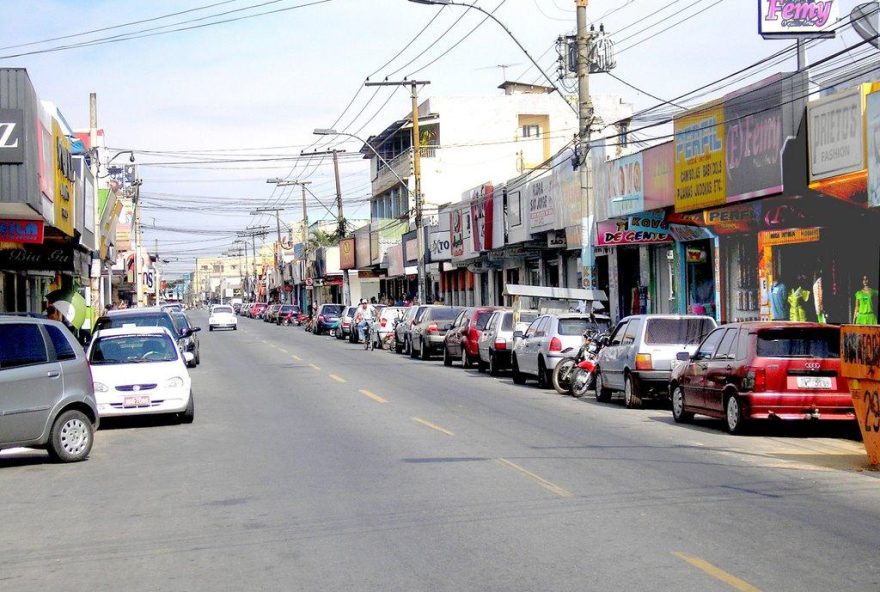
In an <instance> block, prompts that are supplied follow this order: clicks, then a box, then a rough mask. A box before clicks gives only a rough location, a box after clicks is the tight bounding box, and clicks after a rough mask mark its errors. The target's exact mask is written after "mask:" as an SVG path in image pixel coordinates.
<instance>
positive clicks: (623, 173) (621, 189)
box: [607, 152, 645, 218]
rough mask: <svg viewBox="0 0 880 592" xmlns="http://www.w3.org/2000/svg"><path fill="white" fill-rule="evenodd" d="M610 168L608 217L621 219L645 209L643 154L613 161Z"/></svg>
mask: <svg viewBox="0 0 880 592" xmlns="http://www.w3.org/2000/svg"><path fill="white" fill-rule="evenodd" d="M607 167H608V186H609V196H608V197H609V202H608V216H609V217H611V218H621V217H624V216H626V215H627V214H634V213H636V212H641V211H643V210H644V209H645V194H644V193H643V191H642V187H643V177H642V168H643V161H642V153H641V152H639V153H638V154H632V155H629V156H623V157H621V158H617V159H615V160H611V161H609V162H608V164H607Z"/></svg>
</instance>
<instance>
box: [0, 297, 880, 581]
mask: <svg viewBox="0 0 880 592" xmlns="http://www.w3.org/2000/svg"><path fill="white" fill-rule="evenodd" d="M193 316H194V320H195V321H196V323H197V324H198V323H202V324H206V322H207V319H206V317H205V315H204V314H203V313H195V314H194V315H193ZM239 327H240V328H239V330H238V331H236V332H212V333H208V332H207V331H205V332H203V333H201V347H202V364H201V366H200V367H199V368H197V369H195V370H192V371H191V373H192V376H193V382H194V392H195V397H196V399H195V400H196V420H195V423H193V424H192V425H177V424H175V423H174V422H170V421H163V420H155V419H154V420H146V421H143V420H140V421H131V420H126V421H116V422H112V423H111V422H109V421H108V422H105V423H104V425H103V427H102V429H101V430H100V431H99V432H98V434H97V437H96V443H95V447H94V449H93V452H92V455H91V457H90V459H89V460H88V461H87V462H85V463H80V464H74V465H65V466H62V465H55V464H51V463H49V462H48V459H47V457H46V455H45V453H44V452H41V451H22V450H16V451H5V452H3V453H0V525H2V526H0V590H2V591H7V590H8V591H15V592H26V591H31V590H33V591H37V590H40V591H45V590H61V589H75V590H76V589H87V590H90V591H91V590H108V591H119V590H127V591H139V590H180V591H183V590H186V591H203V590H204V591H209V590H210V591H215V590H241V591H246V590H279V591H282V590H283V591H290V590H320V591H322V592H324V591H346V592H347V591H352V590H358V591H361V590H369V591H374V590H375V591H391V590H401V591H407V592H411V591H422V590H425V591H429V590H430V591H434V590H457V591H458V590H475V591H488V590H499V591H515V590H523V591H536V590H554V591H563V590H572V591H575V590H577V591H584V590H603V591H604V590H627V591H632V590H680V591H695V592H696V591H700V592H703V591H715V590H719V591H722V590H743V591H754V590H762V591H777V590H779V591H782V590H792V591H805V590H817V591H825V590H841V591H842V590H858V591H876V590H880V478H878V477H880V475H878V474H877V473H872V472H864V471H861V467H862V466H863V463H864V450H863V449H862V448H861V444H860V443H859V442H857V441H854V440H853V439H852V438H851V437H850V438H847V437H846V436H848V435H850V433H849V432H848V431H846V430H843V431H841V430H821V431H816V430H791V429H773V428H768V429H766V430H759V431H758V432H756V433H755V434H753V435H750V436H746V437H733V436H728V435H726V434H725V433H723V432H722V431H721V429H720V424H719V423H718V422H713V421H708V420H707V421H698V422H697V423H696V424H695V425H692V426H678V425H675V424H674V423H673V422H672V418H671V414H670V413H669V412H668V411H666V410H664V409H661V408H654V409H644V410H626V409H624V408H623V407H622V406H621V405H619V404H610V405H609V404H599V403H596V402H595V401H593V400H580V401H579V400H575V399H571V398H568V397H562V396H559V395H556V394H555V393H554V392H553V391H543V390H539V389H537V388H536V387H535V386H534V384H533V383H529V384H528V385H526V386H521V387H520V386H514V385H513V384H512V383H511V381H510V380H509V378H506V377H502V378H499V379H493V378H490V377H488V376H486V375H482V374H479V373H478V372H477V371H476V370H473V371H470V370H468V371H463V370H462V369H461V368H459V367H458V366H457V365H456V367H455V368H452V369H449V368H444V367H443V366H442V363H440V361H439V360H437V361H434V362H420V361H416V360H410V359H409V358H404V357H403V356H396V355H394V354H391V353H388V352H379V351H376V352H365V351H363V350H362V349H361V347H359V346H354V345H351V344H349V343H347V342H340V341H337V340H334V339H331V338H329V337H326V336H322V337H315V336H313V335H311V334H308V333H305V332H303V331H302V330H301V329H298V328H292V327H276V326H273V325H269V324H266V323H263V322H260V321H253V320H249V319H241V320H240V325H239Z"/></svg>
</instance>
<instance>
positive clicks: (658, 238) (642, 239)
mask: <svg viewBox="0 0 880 592" xmlns="http://www.w3.org/2000/svg"><path fill="white" fill-rule="evenodd" d="M669 242H672V238H671V237H670V236H669V234H667V233H665V232H650V231H646V230H631V229H630V228H629V225H628V224H627V221H626V220H605V221H604V222H599V224H598V225H597V232H596V246H598V247H617V246H621V245H652V244H659V243H669Z"/></svg>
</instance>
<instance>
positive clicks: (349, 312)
mask: <svg viewBox="0 0 880 592" xmlns="http://www.w3.org/2000/svg"><path fill="white" fill-rule="evenodd" d="M356 310H357V306H346V307H345V310H344V311H343V312H342V315H340V317H339V330H338V331H336V339H345V338H346V337H347V338H348V339H349V341H352V342H354V341H355V340H354V339H352V338H351V337H352V335H356V334H357V332H356V331H355V332H352V330H351V324H352V320H353V319H354V312H355V311H356Z"/></svg>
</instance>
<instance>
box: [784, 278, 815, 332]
mask: <svg viewBox="0 0 880 592" xmlns="http://www.w3.org/2000/svg"><path fill="white" fill-rule="evenodd" d="M806 283H807V278H806V277H804V276H802V275H801V276H798V281H797V284H796V285H795V287H794V288H792V289H791V293H790V294H789V295H788V307H789V308H788V310H789V314H788V320H790V321H796V322H799V323H803V322H806V320H807V311H806V310H804V305H803V302H808V301H809V300H810V291H809V290H807V289H806V288H802V287H801V286H803V285H804V284H806ZM802 301H803V302H802Z"/></svg>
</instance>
